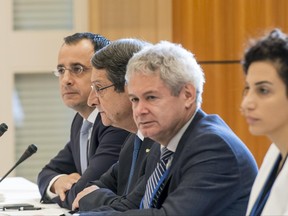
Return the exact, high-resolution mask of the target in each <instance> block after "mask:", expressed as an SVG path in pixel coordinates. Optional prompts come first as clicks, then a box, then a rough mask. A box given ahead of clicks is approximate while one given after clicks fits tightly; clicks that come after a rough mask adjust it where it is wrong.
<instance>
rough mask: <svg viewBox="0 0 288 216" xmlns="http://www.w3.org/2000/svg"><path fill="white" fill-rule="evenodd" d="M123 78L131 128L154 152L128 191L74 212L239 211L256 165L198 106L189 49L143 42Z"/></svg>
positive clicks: (200, 80)
mask: <svg viewBox="0 0 288 216" xmlns="http://www.w3.org/2000/svg"><path fill="white" fill-rule="evenodd" d="M126 80H127V83H128V93H129V98H130V101H131V102H132V109H133V116H134V120H135V122H136V125H137V127H138V129H139V130H140V131H141V133H142V134H143V135H144V137H149V138H151V139H153V140H155V141H156V142H158V143H159V144H160V145H159V148H160V147H161V156H160V157H159V159H158V164H157V167H156V168H153V166H152V167H146V172H145V176H144V177H145V180H143V181H141V182H140V183H139V184H137V186H136V188H135V189H134V190H133V191H132V192H131V193H129V194H128V195H127V196H125V197H121V198H119V199H115V200H114V201H113V203H111V204H110V205H109V206H102V207H100V208H98V209H94V210H93V211H91V212H79V214H80V215H81V216H85V215H151V216H152V215H203V216H204V215H205V216H207V215H221V216H222V215H245V210H246V207H247V203H248V198H249V194H250V190H251V186H252V184H253V181H254V179H255V176H256V174H257V165H256V162H255V160H254V158H253V156H252V154H251V153H250V152H249V150H248V149H247V147H246V146H245V144H244V143H243V142H242V141H241V140H240V139H239V138H238V137H237V136H236V135H235V134H234V133H233V131H232V130H231V129H230V128H229V127H228V125H227V124H226V123H225V122H224V121H223V120H222V119H221V118H220V117H219V116H218V115H209V114H206V113H205V112H204V111H203V110H202V109H201V102H202V96H201V95H202V92H203V84H204V75H203V72H202V69H201V68H200V66H199V65H198V64H197V62H196V60H195V58H194V56H193V54H192V53H190V52H189V51H187V50H185V49H184V48H182V47H181V46H179V45H176V44H173V43H170V42H166V41H163V42H160V43H158V44H156V45H154V46H151V47H146V48H144V49H142V50H141V51H140V52H138V53H136V54H135V55H134V56H133V57H132V58H131V59H130V61H129V63H128V66H127V72H126ZM150 152H152V149H151V151H150ZM149 164H150V163H149V161H147V165H149ZM108 210H109V211H108ZM103 211H105V212H103ZM119 211H122V212H119Z"/></svg>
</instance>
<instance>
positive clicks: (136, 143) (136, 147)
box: [126, 135, 142, 194]
mask: <svg viewBox="0 0 288 216" xmlns="http://www.w3.org/2000/svg"><path fill="white" fill-rule="evenodd" d="M141 143H142V140H141V139H140V138H139V137H138V136H137V135H136V136H135V139H134V148H133V157H132V162H131V168H130V174H129V179H128V184H127V187H126V194H127V193H128V192H129V189H130V184H131V179H132V177H133V175H134V170H135V166H136V161H137V157H138V153H139V149H140V146H141Z"/></svg>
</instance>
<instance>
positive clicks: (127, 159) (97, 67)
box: [73, 39, 153, 211]
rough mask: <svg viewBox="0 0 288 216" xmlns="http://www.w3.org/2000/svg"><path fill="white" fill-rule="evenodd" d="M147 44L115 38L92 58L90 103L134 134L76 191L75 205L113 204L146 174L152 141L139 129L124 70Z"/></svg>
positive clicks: (104, 119) (111, 122) (110, 122)
mask: <svg viewBox="0 0 288 216" xmlns="http://www.w3.org/2000/svg"><path fill="white" fill-rule="evenodd" d="M148 45H150V44H149V43H147V42H144V41H141V40H137V39H120V40H116V41H114V42H112V43H111V44H109V45H108V46H106V47H104V48H102V49H101V50H99V51H97V52H96V53H95V55H94V56H93V58H92V60H91V62H92V66H93V69H92V75H91V82H92V87H93V91H91V93H90V96H89V99H88V104H89V105H90V106H91V107H96V109H98V110H100V114H101V118H102V122H103V123H104V125H106V126H108V125H113V126H115V127H119V128H122V129H125V130H127V131H130V132H131V135H130V137H129V139H127V140H126V142H125V144H124V147H123V149H122V150H121V152H120V156H119V161H118V162H117V163H116V164H114V165H113V166H112V167H111V168H110V169H109V170H108V171H107V172H106V173H105V174H103V175H102V176H101V178H100V179H99V180H97V181H94V182H92V183H91V184H92V186H89V187H87V188H85V189H84V190H83V191H82V192H80V193H79V194H78V195H77V197H76V199H75V200H74V202H73V209H77V208H79V209H80V210H85V211H87V210H91V209H93V208H96V207H99V206H101V205H107V204H110V202H112V201H113V200H114V199H115V197H116V196H119V195H126V194H127V193H128V192H130V191H131V190H132V189H133V187H134V185H135V184H136V183H137V181H138V179H139V178H140V177H141V176H142V175H143V171H142V170H143V167H145V159H146V156H147V154H148V152H149V151H150V148H151V145H152V143H153V141H152V140H150V139H147V138H145V139H144V138H143V136H142V135H141V134H140V133H137V130H138V129H137V126H136V124H135V122H134V119H133V113H132V106H131V102H130V100H129V98H128V92H127V87H126V86H125V73H126V66H127V64H128V61H129V59H130V58H131V57H132V56H133V54H134V53H136V52H138V51H139V50H141V49H142V48H143V47H145V46H148ZM106 87H107V88H106ZM136 133H137V137H136V135H135V134H136ZM138 137H139V138H140V139H141V141H140V139H139V138H138ZM143 139H144V140H143ZM142 140H143V141H142ZM134 145H138V147H137V146H134ZM133 157H134V158H135V159H134V162H133ZM89 185H90V184H89ZM79 200H80V202H79Z"/></svg>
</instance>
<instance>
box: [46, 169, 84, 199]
mask: <svg viewBox="0 0 288 216" xmlns="http://www.w3.org/2000/svg"><path fill="white" fill-rule="evenodd" d="M80 178H81V176H80V175H79V174H78V173H72V174H70V175H63V176H60V177H59V178H58V179H57V180H56V181H55V182H54V183H53V185H52V186H51V192H52V193H55V194H57V195H59V196H60V199H61V201H64V200H65V197H66V196H65V192H66V191H68V190H70V189H71V187H72V185H73V184H75V183H76V182H77V181H78V180H79V179H80Z"/></svg>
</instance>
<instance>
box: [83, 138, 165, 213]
mask: <svg viewBox="0 0 288 216" xmlns="http://www.w3.org/2000/svg"><path fill="white" fill-rule="evenodd" d="M135 136H136V135H135V134H131V135H130V136H129V138H128V139H127V140H126V141H125V143H124V146H123V148H122V150H121V152H120V156H119V161H118V162H117V163H115V164H114V165H113V166H111V167H110V169H109V170H108V171H107V172H106V173H104V174H103V175H102V176H101V178H100V179H99V180H96V181H93V182H91V183H90V184H89V185H93V184H95V185H97V186H98V187H100V189H98V190H96V191H93V192H91V193H89V194H87V195H86V196H84V197H83V198H82V199H80V201H79V209H80V211H88V210H91V209H93V208H97V207H100V206H102V205H109V204H110V203H111V202H113V200H114V199H115V198H116V197H117V196H122V195H125V194H126V193H127V192H130V191H131V189H132V188H134V187H135V185H136V184H137V182H138V181H139V179H141V177H142V176H143V175H144V169H145V166H146V158H147V155H148V154H149V151H150V148H151V146H152V144H153V143H154V141H152V140H151V139H148V138H145V139H144V140H143V142H142V144H141V146H140V149H139V153H138V157H137V161H136V165H135V171H134V174H133V177H132V180H131V183H130V186H129V189H127V183H128V179H129V174H130V168H131V163H132V156H133V149H134V139H135ZM154 145H157V146H159V144H154Z"/></svg>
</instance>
